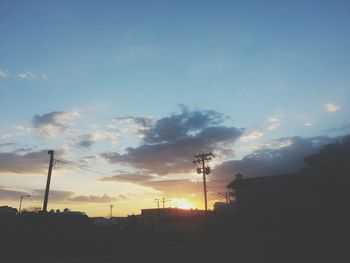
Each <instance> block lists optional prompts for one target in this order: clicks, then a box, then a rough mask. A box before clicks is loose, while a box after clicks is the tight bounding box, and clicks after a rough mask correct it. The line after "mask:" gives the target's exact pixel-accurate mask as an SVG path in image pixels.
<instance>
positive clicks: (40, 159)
mask: <svg viewBox="0 0 350 263" xmlns="http://www.w3.org/2000/svg"><path fill="white" fill-rule="evenodd" d="M47 151H48V150H41V151H35V152H29V153H26V154H19V153H18V152H0V173H4V172H10V173H20V174H25V173H28V174H31V173H43V174H45V172H47V167H48V162H49V155H48V154H47ZM63 154H64V152H63V151H62V150H57V151H55V155H56V157H60V156H62V155H63Z"/></svg>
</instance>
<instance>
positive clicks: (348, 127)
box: [326, 123, 350, 132]
mask: <svg viewBox="0 0 350 263" xmlns="http://www.w3.org/2000/svg"><path fill="white" fill-rule="evenodd" d="M349 131H350V123H346V124H344V125H341V126H337V127H333V128H330V129H328V130H326V132H349Z"/></svg>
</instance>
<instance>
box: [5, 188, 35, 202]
mask: <svg viewBox="0 0 350 263" xmlns="http://www.w3.org/2000/svg"><path fill="white" fill-rule="evenodd" d="M28 194H29V193H27V192H24V191H18V190H13V189H8V188H6V187H5V186H1V185H0V200H19V199H20V197H21V195H28Z"/></svg>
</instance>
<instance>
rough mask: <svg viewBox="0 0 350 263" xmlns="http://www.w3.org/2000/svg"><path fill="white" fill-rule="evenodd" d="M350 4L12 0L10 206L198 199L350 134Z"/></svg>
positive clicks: (286, 165)
mask: <svg viewBox="0 0 350 263" xmlns="http://www.w3.org/2000/svg"><path fill="white" fill-rule="evenodd" d="M349 14H350V2H349V1H340V0H339V1H334V0H333V1H307V0H303V1H220V0H219V1H194V0H189V1H168V0H163V1H146V0H144V1H142V0H139V1H119V0H117V1H107V0H105V1H13V0H11V1H5V0H0V35H1V41H0V205H10V206H13V207H16V208H18V205H19V200H20V196H21V195H25V194H30V195H31V197H28V198H25V199H24V201H23V207H24V208H26V207H27V208H28V207H35V206H42V202H43V192H44V188H45V184H46V177H47V169H48V161H49V155H48V154H47V151H48V150H49V149H52V150H54V151H55V159H56V164H55V167H54V170H53V175H52V180H51V192H50V196H49V204H48V209H61V210H62V209H64V208H66V207H67V208H70V209H72V210H79V211H84V212H86V213H87V214H88V215H89V216H107V215H108V212H109V206H110V205H114V210H113V211H114V215H116V216H125V215H129V214H139V213H140V209H142V208H153V207H156V206H157V204H156V202H154V199H161V198H163V197H164V198H165V199H166V200H170V201H169V202H167V203H166V205H167V206H171V207H187V208H188V207H193V208H199V209H202V208H203V207H204V204H203V186H202V178H201V176H200V175H198V174H197V173H196V166H195V165H194V164H193V163H192V159H193V155H194V154H198V153H202V152H204V153H205V152H209V151H211V152H213V153H214V154H215V156H216V157H215V158H214V159H213V160H212V161H211V162H210V164H209V165H210V166H211V168H212V173H211V174H210V175H208V198H209V207H210V208H212V205H213V204H214V203H215V202H217V201H223V200H224V199H223V194H222V193H223V192H224V191H225V185H226V184H228V183H229V182H230V181H232V180H233V178H234V174H235V173H237V172H240V173H242V174H243V176H245V177H253V176H267V175H272V174H280V173H289V172H296V171H298V169H300V168H301V167H302V166H303V165H304V163H303V158H304V157H305V156H307V155H310V154H314V153H316V152H317V151H319V150H320V149H321V147H322V146H324V145H326V144H329V143H334V142H335V141H337V140H339V138H342V137H343V136H345V135H347V134H349V133H350V114H349V112H350V107H349V102H350V74H349V72H350V62H349V61H350V16H349Z"/></svg>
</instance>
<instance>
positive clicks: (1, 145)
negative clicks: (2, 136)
mask: <svg viewBox="0 0 350 263" xmlns="http://www.w3.org/2000/svg"><path fill="white" fill-rule="evenodd" d="M14 145H16V144H15V143H14V142H5V143H0V147H7V146H14Z"/></svg>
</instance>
